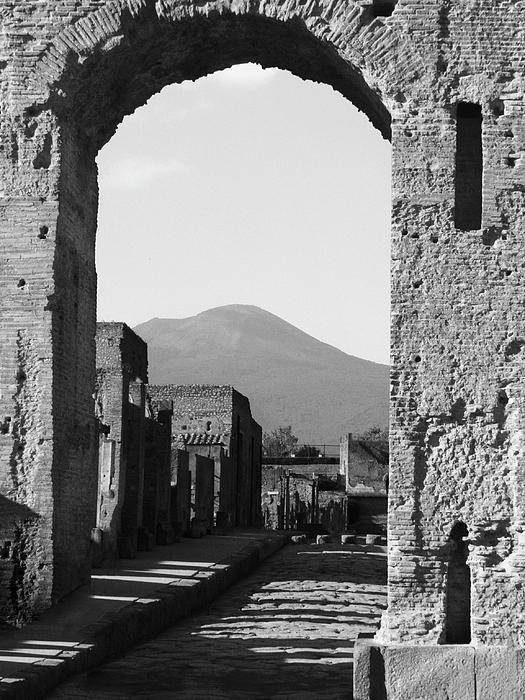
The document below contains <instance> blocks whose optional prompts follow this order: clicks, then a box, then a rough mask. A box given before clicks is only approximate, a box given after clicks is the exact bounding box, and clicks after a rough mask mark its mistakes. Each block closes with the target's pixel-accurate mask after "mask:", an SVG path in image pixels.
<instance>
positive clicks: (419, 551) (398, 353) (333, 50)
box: [0, 0, 525, 697]
mask: <svg viewBox="0 0 525 700" xmlns="http://www.w3.org/2000/svg"><path fill="white" fill-rule="evenodd" d="M0 17H1V20H2V32H1V34H0V87H1V91H0V130H1V150H0V174H1V177H0V182H1V198H2V199H1V209H2V214H1V223H0V226H1V228H0V236H1V241H2V249H3V257H2V263H1V264H2V277H1V285H2V294H1V295H0V354H1V359H2V362H1V365H0V424H1V429H0V464H1V476H0V488H1V494H2V497H1V504H2V509H1V523H0V526H1V531H2V537H3V538H4V539H3V541H2V542H1V543H0V544H1V547H0V551H1V552H2V555H1V557H2V558H1V559H0V565H1V575H2V580H3V582H4V586H3V587H2V590H3V593H2V595H3V596H4V601H3V602H2V605H1V607H2V609H3V610H4V611H11V612H8V616H9V617H10V618H11V619H23V618H26V617H27V616H30V615H31V614H33V613H34V612H38V611H39V610H41V609H42V608H43V607H45V606H47V605H49V604H50V603H51V602H52V601H53V600H56V599H58V598H60V597H61V596H63V595H64V594H66V593H67V592H68V591H69V590H71V589H72V588H74V587H76V586H77V585H79V584H81V583H82V582H84V581H85V580H86V577H87V576H88V574H89V539H90V532H89V531H90V526H91V523H92V521H93V518H94V514H95V510H96V470H97V468H96V465H97V455H96V451H97V450H96V445H97V442H98V434H97V433H96V431H95V420H94V411H93V398H92V396H93V391H94V387H95V379H96V378H95V341H94V338H95V297H96V274H95V263H94V251H95V233H96V220H97V203H98V186H97V168H96V163H95V156H96V154H97V152H98V150H99V149H100V148H101V147H102V146H103V145H104V144H105V143H106V142H107V141H108V140H109V139H110V138H111V136H112V135H113V133H114V132H115V129H116V128H117V126H118V124H119V123H120V122H121V121H122V119H123V118H124V116H125V115H126V114H130V113H131V112H133V110H134V109H136V108H137V107H138V106H140V105H142V104H144V103H145V102H146V101H147V100H148V99H149V98H150V97H151V95H152V94H153V93H155V92H158V91H159V90H160V89H162V88H163V87H164V86H165V85H167V84H170V83H174V82H180V81H183V80H186V79H192V80H193V79H196V78H198V77H200V76H203V75H206V74H208V73H210V72H213V71H215V70H218V69H222V68H225V67H227V66H231V65H232V64H235V63H241V62H246V61H254V62H258V63H260V64H262V65H263V66H277V67H280V68H283V69H288V70H290V71H291V72H293V73H295V74H296V75H298V76H300V77H302V78H307V79H311V80H316V81H321V82H325V83H328V84H330V85H331V86H332V87H334V88H335V89H337V90H339V91H340V92H341V93H342V94H343V95H344V96H346V97H347V98H348V99H350V100H351V101H352V102H354V104H356V105H357V106H358V107H359V108H360V109H361V110H363V111H364V112H365V113H366V114H367V115H368V117H369V118H370V120H371V122H372V123H373V124H374V125H375V126H376V127H377V128H378V129H379V130H380V131H381V132H382V134H383V135H384V136H385V137H387V138H391V140H392V232H391V238H392V315H391V318H392V332H391V338H392V356H391V359H392V362H391V364H392V371H391V409H392V410H391V449H390V455H391V466H390V491H389V499H390V518H389V598H388V610H387V611H386V613H385V615H384V619H383V624H382V631H381V641H382V642H384V643H385V644H386V647H377V649H376V651H377V653H378V654H379V655H380V656H381V658H382V659H383V663H384V664H386V666H385V669H386V671H388V672H386V671H385V678H386V680H385V682H386V683H390V680H388V679H390V678H392V677H393V676H392V674H394V675H395V674H398V676H399V675H401V676H402V671H401V665H400V663H397V662H396V664H397V665H396V667H395V668H396V670H395V673H394V671H392V673H390V670H389V667H388V663H390V662H389V661H388V659H389V658H391V657H390V656H388V654H389V653H390V650H392V649H393V648H394V647H393V646H392V645H397V646H395V648H396V649H398V648H402V649H409V650H411V649H413V648H417V649H418V650H421V649H423V651H418V656H417V659H420V658H422V657H423V655H424V654H430V653H432V654H434V655H435V657H436V659H443V658H445V656H446V653H445V651H446V648H445V647H444V646H440V645H443V643H444V642H445V641H446V640H447V626H449V620H450V615H449V612H448V611H449V610H451V609H453V608H454V604H455V603H453V601H452V602H451V605H452V607H450V606H449V602H448V601H449V598H450V596H449V595H448V592H447V589H448V582H449V570H450V568H451V562H452V559H455V558H456V555H455V554H454V552H456V553H457V552H460V553H461V558H463V559H464V565H466V566H468V567H469V584H468V596H466V597H465V599H467V598H468V600H469V612H468V615H469V621H468V627H469V635H468V638H469V640H470V641H469V644H468V645H466V646H465V649H464V650H463V652H462V653H464V654H465V658H466V659H467V660H466V661H465V663H464V664H463V665H462V666H461V669H460V670H461V673H462V674H463V675H465V674H467V675H468V677H469V678H472V677H473V674H477V673H478V671H477V670H476V669H477V668H479V665H476V664H475V663H474V661H473V659H474V658H475V659H478V658H481V656H482V655H485V657H487V658H486V661H485V662H484V665H483V668H489V667H490V665H491V663H493V662H492V661H491V660H490V659H494V658H496V656H497V655H498V654H499V655H500V656H501V655H505V654H506V656H505V659H506V661H505V663H507V662H508V664H510V665H511V666H512V667H513V668H514V667H517V666H519V664H520V663H522V661H520V659H521V658H522V657H521V656H519V655H518V656H516V655H514V656H513V655H512V654H514V652H513V651H512V649H514V648H516V647H520V646H521V647H522V646H524V645H525V639H524V626H523V617H524V615H525V593H524V591H525V587H524V586H523V578H524V575H525V572H524V567H525V488H524V474H525V470H524V460H525V432H524V428H525V389H524V383H523V376H524V367H523V366H524V352H525V351H524V348H525V329H524V321H523V319H524V308H523V299H522V296H523V295H522V289H523V283H524V279H523V278H524V274H525V272H524V271H525V266H524V250H525V246H524V245H523V241H522V239H523V236H524V233H525V225H524V224H525V222H524V219H525V183H524V177H523V174H524V168H525V161H524V158H523V153H524V151H525V128H524V124H523V113H524V110H525V105H524V94H525V55H524V47H523V32H524V29H525V5H524V3H523V2H522V0H499V1H498V2H494V0H456V1H455V2H450V0H425V2H422V0H397V2H396V0H330V1H328V0H318V2H315V3H312V2H307V3H305V2H303V1H302V0H268V1H267V2H263V3H255V2H251V1H250V0H246V1H245V2H240V1H239V0H210V2H207V3H197V4H192V3H182V2H180V0H47V1H46V0H42V1H41V2H38V3H29V2H14V1H13V0H0ZM305 147H306V148H307V147H308V146H307V144H306V146H305ZM348 196H349V197H351V196H352V193H351V192H349V193H348ZM320 235H322V234H321V233H320ZM366 244H367V243H366V236H363V245H366ZM452 568H453V567H452ZM465 580H466V579H465ZM456 602H457V601H456ZM387 647H388V649H387V651H385V649H386V648H387ZM493 649H496V650H497V651H494V652H492V651H491V650H493ZM387 652H388V653H387ZM383 653H384V655H383ZM400 653H401V652H400ZM403 653H404V652H403ZM458 653H459V652H458ZM490 654H493V656H492V657H491V656H490ZM487 655H488V656H487ZM494 655H496V656H494ZM413 658H416V656H414V657H413ZM487 659H488V660H487ZM359 668H360V667H359V663H358V664H357V670H359ZM458 675H461V674H459V672H458V674H455V677H458ZM509 675H511V674H509ZM514 675H515V674H514ZM364 676H366V673H365V674H363V678H364ZM489 676H490V674H489ZM359 677H361V676H359ZM363 682H364V681H363ZM392 682H393V681H392ZM469 682H470V681H469ZM401 686H402V683H401ZM472 687H476V684H474V685H472V683H471V685H469V688H472ZM363 688H364V686H363ZM363 688H362V689H360V690H358V692H359V693H361V695H362V694H363V693H366V692H368V691H367V690H366V688H364V689H363ZM392 692H394V691H392ZM516 692H517V691H516ZM469 693H470V690H469ZM419 696H425V693H424V692H420V693H419ZM427 696H430V697H432V694H430V695H428V694H427ZM452 696H453V694H452V691H450V693H449V695H448V697H452ZM392 697H393V696H392ZM434 697H437V696H434ZM463 697H469V696H468V695H466V694H464V695H463Z"/></svg>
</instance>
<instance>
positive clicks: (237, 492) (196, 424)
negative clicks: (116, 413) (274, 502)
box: [148, 384, 262, 527]
mask: <svg viewBox="0 0 525 700" xmlns="http://www.w3.org/2000/svg"><path fill="white" fill-rule="evenodd" d="M148 395H149V397H150V401H151V405H152V407H153V410H154V412H155V413H158V412H160V411H162V410H163V409H164V410H165V409H166V408H169V410H171V411H172V421H171V431H172V451H173V453H174V459H176V460H178V455H176V451H177V450H184V451H186V452H188V453H189V468H190V473H191V475H192V482H193V486H195V478H196V461H197V458H198V457H199V456H200V457H207V458H210V459H212V460H213V462H214V494H215V509H214V510H215V512H218V511H221V512H222V513H224V514H225V515H226V516H227V518H228V522H229V523H230V524H231V525H232V526H239V527H258V526H260V524H261V505H260V493H261V456H262V448H261V443H262V428H261V426H260V425H259V424H258V423H257V421H256V420H255V419H254V418H253V417H252V413H251V408H250V402H249V400H248V399H247V398H246V396H243V395H242V394H241V393H240V392H238V391H237V390H236V389H234V388H233V387H232V386H229V385H226V384H225V385H213V384H182V385H176V384H166V385H160V386H155V385H151V386H149V387H148Z"/></svg>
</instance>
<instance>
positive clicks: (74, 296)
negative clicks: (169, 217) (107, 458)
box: [0, 109, 98, 624]
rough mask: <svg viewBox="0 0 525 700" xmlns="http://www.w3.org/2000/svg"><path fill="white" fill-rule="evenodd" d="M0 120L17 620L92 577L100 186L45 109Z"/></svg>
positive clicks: (0, 337)
mask: <svg viewBox="0 0 525 700" xmlns="http://www.w3.org/2000/svg"><path fill="white" fill-rule="evenodd" d="M1 119H2V121H1V125H0V126H1V129H2V143H4V144H6V147H5V148H4V149H3V150H2V152H1V154H0V177H1V182H2V188H3V189H2V193H1V201H0V208H1V219H0V237H1V240H2V251H3V260H2V266H3V271H2V275H1V276H0V285H1V294H0V324H1V331H0V352H1V359H2V362H1V363H0V426H1V427H0V488H1V494H2V496H1V499H2V505H3V508H2V509H1V515H0V528H1V532H2V537H3V542H2V543H1V544H2V546H3V552H4V555H3V559H2V560H1V562H0V566H1V569H2V572H3V583H4V585H3V586H2V587H1V591H2V592H1V593H0V597H1V598H2V602H1V603H0V607H1V608H2V617H3V619H5V620H6V621H8V622H14V623H16V624H22V623H24V622H27V621H28V620H29V619H31V618H32V617H33V616H34V615H36V614H39V613H40V612H41V611H42V610H43V609H44V608H45V607H47V606H48V605H49V604H50V603H51V602H52V601H54V600H57V599H58V598H60V597H62V596H63V595H65V594H66V593H68V592H69V591H71V590H72V589H74V588H76V587H77V586H79V585H81V584H82V583H85V582H86V581H87V580H88V579H89V573H90V530H91V527H93V526H94V524H95V509H96V478H97V442H98V438H97V436H96V431H95V420H94V410H93V400H92V393H93V389H94V368H95V363H94V358H95V346H94V335H95V307H96V276H95V266H94V235H95V227H96V213H97V182H96V167H95V162H94V158H93V157H91V155H90V154H89V152H88V150H87V148H84V147H83V144H81V143H78V141H76V140H75V139H74V138H73V137H72V136H71V134H69V133H68V132H67V130H66V129H65V128H64V127H63V126H61V125H59V124H58V122H57V120H56V119H55V117H54V116H53V115H52V114H51V113H50V112H47V111H41V112H37V111H35V110H31V109H28V110H26V111H25V112H24V114H23V115H22V116H20V115H18V116H16V117H13V116H12V115H11V114H10V113H9V112H8V111H5V112H2V114H1ZM14 591H15V593H14V594H13V592H14Z"/></svg>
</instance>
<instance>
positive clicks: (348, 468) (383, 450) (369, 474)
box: [340, 434, 388, 512]
mask: <svg viewBox="0 0 525 700" xmlns="http://www.w3.org/2000/svg"><path fill="white" fill-rule="evenodd" d="M340 474H341V476H342V477H343V478H344V480H345V487H346V490H347V492H348V493H349V494H352V495H354V496H357V495H370V496H371V495H374V494H376V495H381V496H386V495H387V491H388V445H385V444H383V443H381V442H375V441H373V440H368V439H360V438H358V437H357V436H356V437H353V436H352V435H351V434H347V435H344V436H343V437H342V438H341V443H340ZM385 506H386V504H385ZM385 512H386V507H385Z"/></svg>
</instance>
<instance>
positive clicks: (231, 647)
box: [46, 544, 386, 700]
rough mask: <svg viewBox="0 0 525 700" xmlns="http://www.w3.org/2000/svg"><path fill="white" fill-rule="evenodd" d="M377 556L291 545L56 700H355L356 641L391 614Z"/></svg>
mask: <svg viewBox="0 0 525 700" xmlns="http://www.w3.org/2000/svg"><path fill="white" fill-rule="evenodd" d="M385 584H386V555H385V553H384V552H383V551H381V550H380V549H379V548H368V549H366V550H365V549H364V548H359V547H350V546H342V545H335V544H332V545H326V544H325V545H314V544H307V545H300V546H293V545H289V546H287V547H285V548H284V549H283V550H281V551H279V552H277V553H276V554H274V555H273V556H271V557H270V558H269V559H268V560H266V561H265V562H264V563H263V564H262V565H261V566H260V567H259V568H258V569H257V571H256V572H255V573H253V574H251V575H250V576H248V577H247V578H245V579H243V580H242V581H241V582H239V583H238V584H236V585H235V586H233V587H232V588H230V589H229V590H228V591H227V592H226V593H224V594H223V595H221V596H220V597H219V598H217V599H216V600H215V601H214V602H212V603H211V604H210V605H208V606H207V607H205V608H203V609H202V610H201V611H200V612H199V613H197V614H195V615H193V616H191V617H190V618H187V619H186V620H183V621H181V622H179V623H177V624H176V625H174V626H173V627H171V628H170V629H169V630H168V631H166V632H164V633H163V634H161V635H159V636H158V637H156V638H155V639H153V640H151V641H149V642H147V643H144V644H141V645H139V646H137V647H135V648H134V649H133V650H132V651H130V652H129V653H127V654H126V655H125V656H123V657H121V658H119V659H117V660H115V661H113V662H111V663H108V664H106V665H104V666H102V667H100V668H97V669H95V670H93V671H91V672H88V673H84V674H81V675H79V676H76V677H74V678H72V679H71V680H69V681H67V682H65V683H63V684H62V685H60V686H58V687H57V688H56V689H55V690H54V692H52V693H51V694H49V695H48V696H46V697H47V698H49V700H51V699H53V700H80V699H82V700H84V699H86V700H87V699H88V698H89V699H93V698H94V699H95V700H96V699H99V700H103V699H104V700H111V699H115V700H117V699H118V700H124V699H126V700H127V699H130V698H156V699H157V700H168V699H169V698H177V699H180V700H197V699H199V698H202V699H203V700H204V699H206V700H219V699H221V700H229V699H230V698H238V699H239V700H241V699H242V700H248V699H252V698H253V699H256V698H268V699H272V700H291V699H292V698H301V700H313V699H314V698H315V699H319V700H321V698H322V699H323V700H329V699H333V700H335V699H336V698H337V699H338V700H343V699H347V700H348V699H351V698H352V654H353V651H352V650H353V645H354V641H355V639H356V637H357V634H358V633H359V632H365V631H368V632H372V631H374V630H375V629H376V627H377V625H378V623H379V619H380V615H381V611H382V609H383V608H384V607H385V605H386V585H385Z"/></svg>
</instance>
